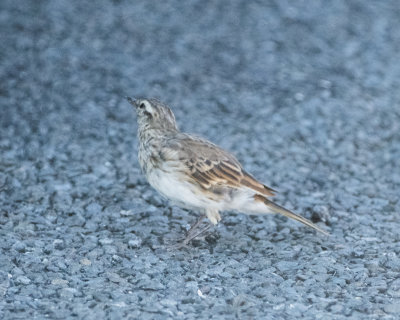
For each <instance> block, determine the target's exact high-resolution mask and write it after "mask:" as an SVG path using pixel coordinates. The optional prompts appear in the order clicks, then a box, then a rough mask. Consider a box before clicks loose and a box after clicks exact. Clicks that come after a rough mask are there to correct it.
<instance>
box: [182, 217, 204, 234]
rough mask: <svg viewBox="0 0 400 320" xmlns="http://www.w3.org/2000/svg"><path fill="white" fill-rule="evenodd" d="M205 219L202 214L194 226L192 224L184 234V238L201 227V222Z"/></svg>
mask: <svg viewBox="0 0 400 320" xmlns="http://www.w3.org/2000/svg"><path fill="white" fill-rule="evenodd" d="M205 217H206V216H205V215H204V214H202V215H201V216H200V217H199V218H198V219H197V221H196V222H195V223H194V224H192V226H191V227H190V229H189V230H188V231H187V232H186V237H188V236H189V235H190V234H192V233H193V232H194V231H195V230H196V229H197V228H198V227H199V226H200V225H201V223H202V222H203V220H204V218H205Z"/></svg>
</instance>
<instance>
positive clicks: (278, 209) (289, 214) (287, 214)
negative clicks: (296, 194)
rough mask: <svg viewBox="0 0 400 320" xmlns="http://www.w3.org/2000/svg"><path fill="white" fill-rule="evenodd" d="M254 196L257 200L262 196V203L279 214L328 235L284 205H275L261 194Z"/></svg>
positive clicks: (327, 234)
mask: <svg viewBox="0 0 400 320" xmlns="http://www.w3.org/2000/svg"><path fill="white" fill-rule="evenodd" d="M255 197H256V199H257V200H261V198H262V201H263V202H264V204H265V205H266V206H267V207H268V208H270V209H271V210H272V211H274V212H276V213H279V214H281V215H283V216H285V217H288V218H291V219H293V220H296V221H299V222H301V223H303V224H305V225H306V226H309V227H311V228H313V229H315V230H317V231H319V232H321V233H323V234H324V235H326V236H329V233H328V232H326V231H325V230H322V229H321V228H320V227H318V226H317V225H315V224H314V223H312V222H311V221H310V220H308V219H306V218H304V217H302V216H299V215H298V214H295V213H293V212H292V211H289V210H287V209H285V208H284V207H281V206H280V205H277V204H276V203H274V202H272V201H270V200H268V199H266V198H264V197H262V196H259V195H257V196H255Z"/></svg>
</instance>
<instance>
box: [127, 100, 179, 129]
mask: <svg viewBox="0 0 400 320" xmlns="http://www.w3.org/2000/svg"><path fill="white" fill-rule="evenodd" d="M127 100H128V101H129V103H130V104H131V105H133V106H134V107H135V109H136V114H137V117H138V118H137V121H138V125H139V128H147V129H162V130H178V128H177V125H176V121H175V116H174V114H173V113H172V111H171V109H170V108H168V107H167V106H166V105H165V104H163V103H162V102H161V101H158V100H157V99H132V98H130V97H127Z"/></svg>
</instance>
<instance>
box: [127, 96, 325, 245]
mask: <svg viewBox="0 0 400 320" xmlns="http://www.w3.org/2000/svg"><path fill="white" fill-rule="evenodd" d="M126 98H127V100H128V102H129V103H130V104H131V105H132V106H134V108H135V110H136V114H137V123H138V144H139V146H138V160H139V164H140V167H141V170H142V172H143V174H144V175H145V176H146V179H147V181H148V182H149V184H150V185H151V186H152V187H153V188H154V189H155V190H157V191H158V192H159V193H160V194H161V195H162V196H163V197H164V198H166V199H168V200H170V202H172V204H173V205H177V206H179V207H181V208H184V209H188V210H194V211H195V210H196V211H199V212H200V213H202V215H201V216H200V219H199V220H198V221H197V222H196V223H195V224H194V225H193V226H192V227H191V228H190V229H189V231H188V233H187V236H186V238H185V240H184V242H183V243H184V244H185V245H186V244H188V243H189V242H190V241H191V240H193V239H194V238H196V237H197V236H199V235H200V234H203V233H204V232H205V231H206V230H208V229H209V227H210V226H212V225H217V224H218V223H219V222H220V221H221V215H220V212H221V211H236V212H242V213H245V214H250V215H264V214H269V213H278V214H281V215H283V216H286V217H288V218H291V219H294V220H297V221H299V222H301V223H303V224H304V225H306V226H308V227H311V228H313V229H315V230H317V231H319V232H321V233H323V234H325V235H328V232H326V231H325V230H323V229H321V228H320V227H318V226H317V225H315V224H314V223H312V222H311V221H310V220H308V219H306V218H304V217H302V216H300V215H298V214H296V213H294V212H292V211H290V210H288V209H286V208H284V207H282V206H280V205H278V204H276V203H274V202H273V201H272V200H271V199H270V198H271V197H273V196H274V195H275V194H276V191H275V190H274V189H272V188H270V187H268V186H266V185H265V184H263V183H261V182H259V181H258V180H256V179H255V178H254V177H253V176H252V175H251V174H250V173H248V172H247V171H246V170H245V169H244V168H243V166H242V165H241V164H240V162H239V161H238V160H237V159H236V157H235V156H234V155H233V154H231V153H230V152H228V151H226V150H224V149H222V148H220V147H219V146H217V145H216V144H214V143H212V142H210V141H208V140H206V139H204V138H202V137H199V136H197V135H194V134H189V133H184V132H181V131H180V130H179V129H178V126H177V123H176V120H175V116H174V114H173V112H172V110H171V109H170V108H169V107H168V106H167V105H166V104H164V103H163V102H161V101H159V100H158V99H154V98H138V99H133V98H131V97H126ZM205 217H207V218H208V220H209V222H210V223H209V224H207V226H206V227H205V228H202V229H200V230H198V229H199V225H200V224H201V221H202V220H203V218H205Z"/></svg>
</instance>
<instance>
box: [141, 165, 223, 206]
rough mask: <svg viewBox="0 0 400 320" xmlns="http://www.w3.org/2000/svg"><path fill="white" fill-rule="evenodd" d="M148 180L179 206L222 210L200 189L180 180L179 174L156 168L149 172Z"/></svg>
mask: <svg viewBox="0 0 400 320" xmlns="http://www.w3.org/2000/svg"><path fill="white" fill-rule="evenodd" d="M147 179H148V181H149V183H150V185H151V186H152V187H153V188H154V189H156V190H157V191H158V192H159V193H161V195H163V196H164V197H165V198H167V199H168V200H170V201H172V202H173V203H174V204H176V205H178V206H181V207H185V208H188V209H206V208H215V209H217V210H220V208H219V206H220V204H218V203H215V202H214V201H210V199H208V198H207V197H206V194H204V193H203V194H202V190H201V189H200V187H198V186H195V185H193V184H191V183H189V182H187V181H185V180H184V179H180V178H179V174H177V173H170V172H165V171H162V170H160V169H156V168H154V169H153V170H151V171H150V172H148V174H147ZM203 192H204V191H203ZM217 207H218V208H217Z"/></svg>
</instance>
